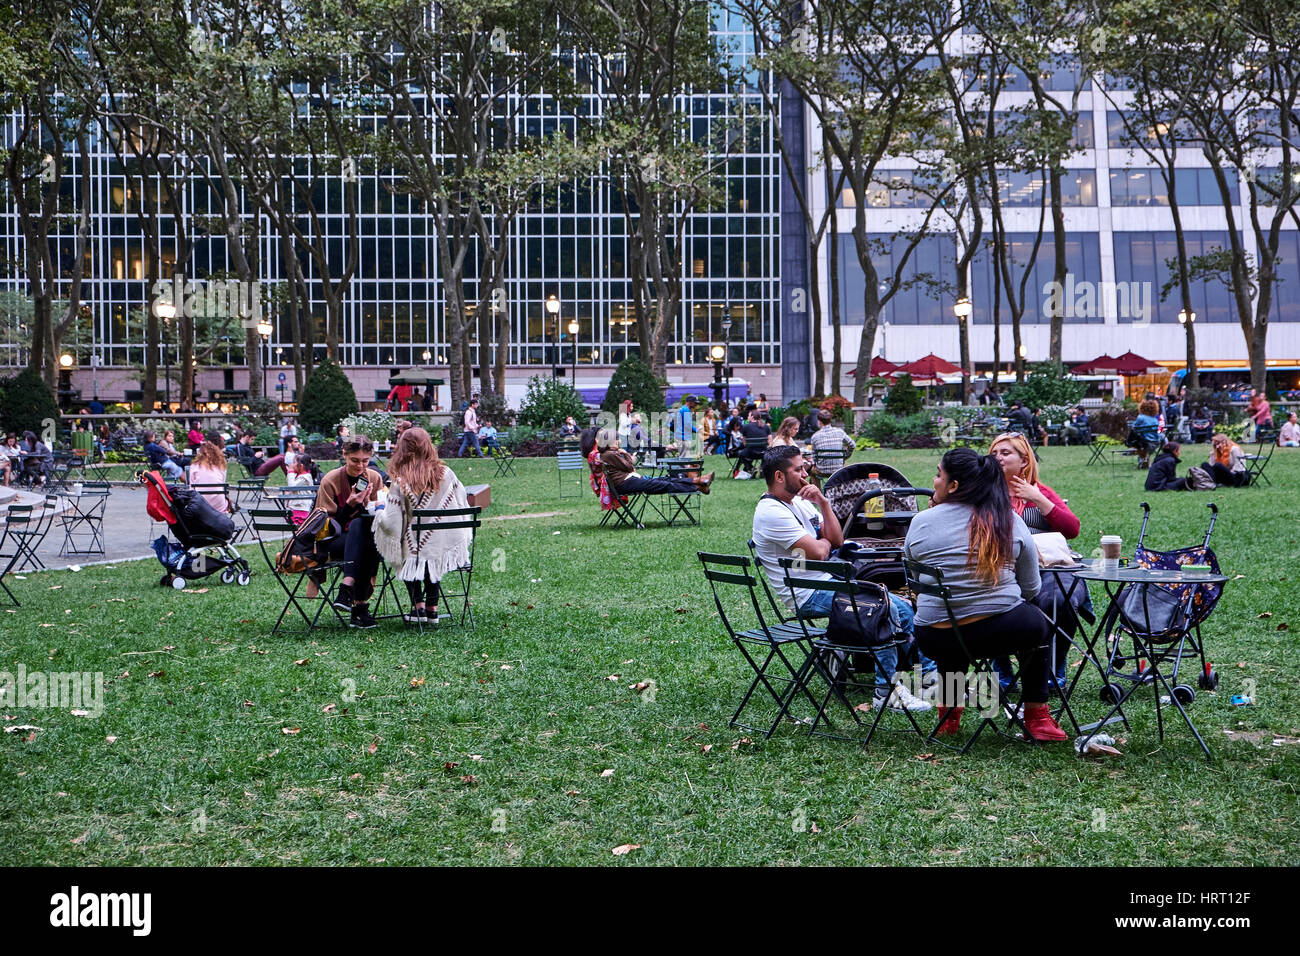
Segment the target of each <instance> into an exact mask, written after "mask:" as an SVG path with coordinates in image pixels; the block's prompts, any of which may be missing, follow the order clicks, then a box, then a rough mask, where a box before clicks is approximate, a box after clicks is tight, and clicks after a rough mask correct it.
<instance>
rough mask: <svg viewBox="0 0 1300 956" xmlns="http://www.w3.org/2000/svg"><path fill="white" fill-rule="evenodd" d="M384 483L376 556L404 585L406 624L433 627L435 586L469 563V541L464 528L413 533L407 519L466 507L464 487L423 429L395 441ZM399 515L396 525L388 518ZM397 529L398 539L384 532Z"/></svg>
mask: <svg viewBox="0 0 1300 956" xmlns="http://www.w3.org/2000/svg"><path fill="white" fill-rule="evenodd" d="M388 479H389V483H390V489H389V495H388V502H387V505H386V506H385V514H384V516H383V517H382V518H381V519H380V520H378V521H376V522H375V544H376V546H377V547H378V548H379V551H380V554H381V555H383V557H384V559H385V560H386V561H388V563H389V564H391V565H393V566H394V567H395V568H396V570H397V576H398V577H399V578H400V579H401V580H402V581H404V582H406V592H407V594H408V595H409V596H410V599H411V610H410V611H409V612H408V613H407V614H405V615H403V620H405V621H406V622H407V623H408V624H436V623H437V621H438V602H439V600H440V596H441V588H440V584H439V582H441V581H442V579H443V577H445V576H446V575H447V574H449V573H451V572H452V571H455V570H456V569H457V568H461V567H464V566H465V565H466V564H468V563H469V546H470V541H471V540H472V536H471V533H470V529H468V528H453V529H448V530H446V531H440V530H438V529H437V528H426V529H424V530H421V531H419V532H418V533H417V531H416V530H415V528H414V527H413V526H412V516H413V515H414V513H415V512H417V511H444V510H447V509H451V508H465V507H468V501H467V499H466V497H465V486H464V485H462V484H461V483H460V479H459V478H457V477H456V475H455V473H454V472H453V471H452V470H451V469H450V468H448V467H447V463H446V462H444V461H443V460H442V459H441V458H439V457H438V449H437V448H435V447H434V444H433V442H432V441H431V440H430V439H429V433H428V432H426V431H425V430H424V429H423V428H408V429H406V430H405V431H403V432H402V434H401V435H400V436H399V437H398V439H397V447H396V448H395V449H394V450H393V457H392V458H391V459H390V460H389V462H388ZM390 509H396V510H397V511H398V512H400V515H401V517H400V519H399V518H397V517H394V515H393V514H390V513H389V510H390ZM398 528H400V533H398V534H395V535H393V534H390V533H389V532H390V531H392V530H394V529H398Z"/></svg>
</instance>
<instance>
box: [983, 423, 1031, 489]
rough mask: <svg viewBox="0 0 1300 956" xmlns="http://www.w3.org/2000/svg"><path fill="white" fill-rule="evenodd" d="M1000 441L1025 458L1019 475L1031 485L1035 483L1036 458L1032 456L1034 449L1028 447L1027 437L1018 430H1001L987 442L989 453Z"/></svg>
mask: <svg viewBox="0 0 1300 956" xmlns="http://www.w3.org/2000/svg"><path fill="white" fill-rule="evenodd" d="M1002 442H1006V443H1007V444H1009V445H1010V446H1011V447H1012V448H1014V449H1015V450H1016V454H1017V455H1019V456H1020V457H1021V458H1023V459H1024V460H1025V467H1024V468H1022V469H1020V477H1021V478H1023V479H1025V481H1027V482H1029V483H1030V484H1031V485H1037V484H1038V459H1037V458H1035V457H1034V450H1033V449H1032V448H1030V447H1029V439H1027V438H1026V437H1025V436H1024V435H1022V434H1020V433H1019V432H1003V433H1002V434H1001V435H999V436H998V437H997V438H995V439H993V441H992V442H991V443H990V444H989V454H990V455H991V454H993V449H994V448H997V447H998V445H1000V444H1002Z"/></svg>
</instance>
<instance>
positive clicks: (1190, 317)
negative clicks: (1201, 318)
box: [1178, 308, 1200, 388]
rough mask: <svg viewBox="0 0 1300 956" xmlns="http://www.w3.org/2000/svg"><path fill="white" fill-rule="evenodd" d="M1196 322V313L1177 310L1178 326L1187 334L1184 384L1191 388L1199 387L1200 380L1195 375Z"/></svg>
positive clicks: (1186, 309)
mask: <svg viewBox="0 0 1300 956" xmlns="http://www.w3.org/2000/svg"><path fill="white" fill-rule="evenodd" d="M1195 322H1196V313H1195V312H1193V311H1192V310H1191V309H1188V308H1182V309H1179V310H1178V324H1179V325H1181V326H1182V327H1183V330H1184V331H1185V332H1186V334H1187V378H1186V382H1187V384H1188V385H1190V386H1191V387H1192V388H1196V387H1197V386H1198V385H1200V378H1199V376H1198V375H1197V373H1196V332H1195V331H1194V324H1195Z"/></svg>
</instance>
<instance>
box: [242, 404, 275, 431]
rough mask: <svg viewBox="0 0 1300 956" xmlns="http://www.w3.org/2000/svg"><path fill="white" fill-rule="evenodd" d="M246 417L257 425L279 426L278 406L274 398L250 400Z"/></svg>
mask: <svg viewBox="0 0 1300 956" xmlns="http://www.w3.org/2000/svg"><path fill="white" fill-rule="evenodd" d="M247 416H248V418H249V419H250V421H252V422H253V423H255V424H257V425H275V426H277V427H279V424H280V405H279V403H278V402H277V401H276V400H275V399H274V398H250V399H249V400H248V412H247Z"/></svg>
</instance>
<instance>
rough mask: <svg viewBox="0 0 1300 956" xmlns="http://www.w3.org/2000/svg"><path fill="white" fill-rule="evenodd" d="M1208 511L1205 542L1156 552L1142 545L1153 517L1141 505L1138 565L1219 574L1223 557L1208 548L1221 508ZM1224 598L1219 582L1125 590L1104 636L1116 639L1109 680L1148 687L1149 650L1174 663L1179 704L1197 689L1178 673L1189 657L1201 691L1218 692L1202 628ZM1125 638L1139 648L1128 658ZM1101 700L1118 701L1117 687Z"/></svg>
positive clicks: (1147, 507) (1107, 688)
mask: <svg viewBox="0 0 1300 956" xmlns="http://www.w3.org/2000/svg"><path fill="white" fill-rule="evenodd" d="M1206 507H1207V508H1209V509H1210V525H1209V527H1208V528H1206V529H1205V538H1204V540H1202V541H1201V543H1200V544H1198V545H1195V546H1193V547H1190V548H1179V549H1177V550H1175V551H1153V550H1151V549H1150V548H1148V547H1146V546H1145V545H1144V544H1143V541H1144V540H1145V539H1146V534H1147V522H1148V521H1149V520H1150V518H1151V506H1150V505H1149V504H1147V503H1146V502H1145V501H1144V502H1142V530H1141V531H1140V532H1138V543H1137V550H1136V551H1135V552H1134V561H1135V563H1136V564H1137V566H1138V567H1140V568H1153V569H1156V570H1161V571H1177V570H1178V569H1179V568H1180V567H1182V566H1183V565H1185V564H1197V565H1206V566H1208V567H1209V568H1210V571H1211V573H1212V574H1218V573H1219V559H1218V557H1216V556H1215V554H1214V552H1213V551H1212V550H1211V549H1210V535H1212V534H1214V522H1215V520H1216V519H1217V518H1218V517H1219V508H1218V506H1217V505H1215V504H1214V503H1213V502H1210V503H1208V504H1207V505H1206ZM1222 594H1223V585H1222V584H1217V583H1216V584H1211V583H1206V584H1168V585H1154V586H1152V587H1149V588H1145V589H1142V588H1130V589H1129V590H1128V591H1126V592H1125V594H1124V595H1123V596H1122V597H1121V599H1120V601H1119V602H1117V604H1116V606H1115V607H1114V608H1113V609H1112V613H1111V615H1110V619H1109V620H1108V621H1107V630H1106V631H1105V633H1107V634H1114V635H1115V637H1116V640H1115V643H1114V644H1113V645H1112V647H1111V650H1110V660H1109V666H1108V667H1107V679H1108V681H1109V679H1110V678H1111V677H1119V678H1121V679H1123V680H1128V681H1139V680H1140V681H1142V682H1143V683H1150V682H1151V681H1152V679H1153V678H1152V675H1151V672H1150V671H1149V670H1148V669H1147V667H1146V666H1145V663H1144V662H1143V661H1142V657H1143V656H1144V655H1145V653H1147V652H1148V651H1149V652H1151V653H1152V654H1153V655H1158V662H1159V663H1161V664H1165V663H1169V662H1172V664H1173V667H1172V669H1171V670H1170V671H1169V678H1170V680H1171V681H1172V682H1173V683H1174V688H1173V694H1174V696H1175V697H1177V698H1178V701H1179V703H1182V704H1190V703H1191V702H1192V701H1194V700H1195V699H1196V691H1195V690H1193V689H1192V687H1191V686H1189V685H1187V684H1179V683H1178V670H1179V667H1180V666H1181V665H1182V661H1183V658H1184V657H1185V656H1189V655H1191V656H1195V657H1198V658H1199V659H1200V660H1199V663H1200V669H1199V671H1198V673H1197V677H1196V683H1197V686H1198V687H1200V688H1201V689H1202V690H1215V689H1216V688H1217V687H1218V686H1219V675H1218V672H1217V671H1215V669H1214V668H1213V667H1212V666H1211V665H1210V663H1209V661H1207V660H1206V659H1205V644H1204V642H1203V641H1202V640H1201V624H1202V623H1203V622H1204V621H1205V619H1206V618H1208V617H1209V616H1210V612H1211V611H1213V610H1214V606H1215V605H1216V604H1218V603H1219V597H1220V596H1221V595H1222ZM1125 637H1128V638H1130V639H1132V640H1133V647H1134V649H1135V650H1134V653H1133V654H1131V655H1130V656H1125V654H1124V652H1123V650H1122V642H1123V640H1124V639H1125ZM1139 652H1141V653H1139ZM1135 658H1136V659H1137V660H1138V662H1139V666H1138V668H1137V669H1136V670H1133V671H1128V672H1126V671H1125V670H1124V669H1125V668H1126V667H1127V666H1129V665H1131V664H1132V663H1133V662H1134V659H1135ZM1101 698H1102V700H1104V701H1107V702H1109V703H1113V702H1114V701H1115V700H1118V699H1119V698H1118V688H1116V687H1115V685H1114V684H1110V683H1107V684H1106V686H1105V687H1103V688H1102V690H1101Z"/></svg>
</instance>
